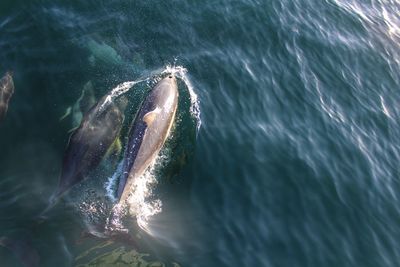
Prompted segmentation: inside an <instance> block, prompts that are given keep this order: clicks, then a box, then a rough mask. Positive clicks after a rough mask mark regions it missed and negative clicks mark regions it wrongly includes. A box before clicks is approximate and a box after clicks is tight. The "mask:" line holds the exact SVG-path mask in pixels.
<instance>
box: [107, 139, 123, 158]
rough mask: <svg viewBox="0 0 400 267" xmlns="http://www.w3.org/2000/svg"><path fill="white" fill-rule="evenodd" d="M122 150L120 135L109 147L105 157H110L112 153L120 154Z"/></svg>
mask: <svg viewBox="0 0 400 267" xmlns="http://www.w3.org/2000/svg"><path fill="white" fill-rule="evenodd" d="M121 150H122V144H121V139H120V138H119V137H117V138H115V140H114V142H113V143H112V144H111V146H110V147H109V148H108V150H107V152H106V154H105V156H104V158H108V157H109V156H111V155H118V154H119V152H121Z"/></svg>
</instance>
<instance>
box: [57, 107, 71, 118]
mask: <svg viewBox="0 0 400 267" xmlns="http://www.w3.org/2000/svg"><path fill="white" fill-rule="evenodd" d="M71 110H72V109H71V107H68V108H67V109H66V110H65V113H64V115H62V116H61V117H60V119H59V121H62V120H64V119H65V118H66V117H68V116H69V115H70V114H71Z"/></svg>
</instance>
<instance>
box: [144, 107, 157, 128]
mask: <svg viewBox="0 0 400 267" xmlns="http://www.w3.org/2000/svg"><path fill="white" fill-rule="evenodd" d="M157 114H158V110H157V109H155V110H153V111H150V112H148V113H146V114H145V115H144V116H143V121H144V122H145V123H146V124H147V125H151V124H152V123H153V121H154V119H155V118H156V116H157Z"/></svg>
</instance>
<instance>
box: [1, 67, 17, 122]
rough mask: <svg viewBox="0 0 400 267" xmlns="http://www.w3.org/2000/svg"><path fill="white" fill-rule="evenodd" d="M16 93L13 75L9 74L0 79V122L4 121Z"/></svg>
mask: <svg viewBox="0 0 400 267" xmlns="http://www.w3.org/2000/svg"><path fill="white" fill-rule="evenodd" d="M13 93H14V81H13V78H12V73H11V72H9V71H8V72H7V73H6V74H5V75H4V76H3V78H1V79H0V121H2V120H3V119H4V117H5V116H6V113H7V110H8V103H9V101H10V99H11V96H12V95H13Z"/></svg>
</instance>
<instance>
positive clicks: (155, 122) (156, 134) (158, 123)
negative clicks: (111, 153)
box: [117, 75, 178, 204]
mask: <svg viewBox="0 0 400 267" xmlns="http://www.w3.org/2000/svg"><path fill="white" fill-rule="evenodd" d="M177 106H178V86H177V82H176V78H175V77H174V76H173V75H170V76H168V77H166V78H164V79H162V80H161V81H160V82H158V83H157V84H156V86H155V87H154V88H153V89H152V91H151V92H150V94H149V95H148V96H147V97H146V99H145V100H144V101H143V103H142V106H141V108H140V110H139V112H138V114H137V116H136V118H135V120H134V122H133V124H132V127H131V130H130V132H129V137H128V145H127V147H126V150H125V156H124V162H123V173H122V175H121V178H120V181H119V186H118V191H117V199H118V200H119V204H122V203H124V202H125V201H126V200H127V198H128V197H129V194H130V191H131V187H132V185H133V184H134V182H135V179H137V178H138V177H140V176H141V175H143V173H144V172H145V171H146V169H147V168H148V167H149V165H150V164H151V163H152V162H153V160H154V159H155V157H156V156H157V155H158V153H159V151H160V149H161V148H162V146H163V145H164V143H165V140H166V139H167V137H168V134H169V132H170V130H171V127H172V124H173V122H174V118H175V113H176V110H177Z"/></svg>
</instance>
